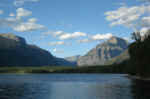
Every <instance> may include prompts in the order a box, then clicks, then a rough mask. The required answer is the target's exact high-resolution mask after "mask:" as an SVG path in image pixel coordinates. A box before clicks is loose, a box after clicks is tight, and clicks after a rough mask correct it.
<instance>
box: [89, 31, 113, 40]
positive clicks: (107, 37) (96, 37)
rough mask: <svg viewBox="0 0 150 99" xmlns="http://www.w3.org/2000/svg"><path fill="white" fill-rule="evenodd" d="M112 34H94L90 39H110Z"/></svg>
mask: <svg viewBox="0 0 150 99" xmlns="http://www.w3.org/2000/svg"><path fill="white" fill-rule="evenodd" d="M112 36H113V35H112V34H111V33H107V34H96V35H93V36H92V37H91V39H92V40H105V39H110V38H111V37H112Z"/></svg>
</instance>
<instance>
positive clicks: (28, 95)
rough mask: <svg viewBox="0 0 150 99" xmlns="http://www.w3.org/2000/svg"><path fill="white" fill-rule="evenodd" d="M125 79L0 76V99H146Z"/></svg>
mask: <svg viewBox="0 0 150 99" xmlns="http://www.w3.org/2000/svg"><path fill="white" fill-rule="evenodd" d="M125 76H126V75H121V74H25V75H17V74H1V75H0V99H150V98H148V96H145V97H146V98H145V97H144V95H145V93H144V95H143V93H142V92H143V91H141V88H139V89H138V87H137V86H136V85H135V84H134V85H133V82H132V81H131V80H130V79H128V78H127V77H125ZM137 89H138V90H137ZM142 95H143V96H142ZM140 96H141V97H140ZM138 97H139V98H138Z"/></svg>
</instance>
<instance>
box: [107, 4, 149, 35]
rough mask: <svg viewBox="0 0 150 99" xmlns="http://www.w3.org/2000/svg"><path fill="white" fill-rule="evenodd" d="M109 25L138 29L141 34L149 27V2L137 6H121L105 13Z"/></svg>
mask: <svg viewBox="0 0 150 99" xmlns="http://www.w3.org/2000/svg"><path fill="white" fill-rule="evenodd" d="M105 15H106V20H108V21H110V22H111V24H110V25H111V26H115V25H122V26H126V27H129V28H131V29H133V30H134V31H140V32H141V34H142V35H143V34H144V33H146V31H147V30H149V29H150V4H146V5H139V6H132V7H127V6H122V7H120V8H119V9H117V10H114V11H108V12H106V13H105Z"/></svg>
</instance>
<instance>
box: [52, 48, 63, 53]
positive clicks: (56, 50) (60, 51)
mask: <svg viewBox="0 0 150 99" xmlns="http://www.w3.org/2000/svg"><path fill="white" fill-rule="evenodd" d="M53 52H55V53H64V51H63V50H58V49H56V48H54V49H53Z"/></svg>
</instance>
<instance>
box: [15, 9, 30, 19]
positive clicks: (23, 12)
mask: <svg viewBox="0 0 150 99" xmlns="http://www.w3.org/2000/svg"><path fill="white" fill-rule="evenodd" d="M16 13H17V15H16V18H18V19H20V18H22V17H26V16H31V15H32V12H31V11H29V10H26V9H24V8H18V9H17V10H16Z"/></svg>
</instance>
